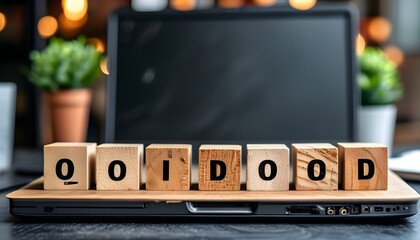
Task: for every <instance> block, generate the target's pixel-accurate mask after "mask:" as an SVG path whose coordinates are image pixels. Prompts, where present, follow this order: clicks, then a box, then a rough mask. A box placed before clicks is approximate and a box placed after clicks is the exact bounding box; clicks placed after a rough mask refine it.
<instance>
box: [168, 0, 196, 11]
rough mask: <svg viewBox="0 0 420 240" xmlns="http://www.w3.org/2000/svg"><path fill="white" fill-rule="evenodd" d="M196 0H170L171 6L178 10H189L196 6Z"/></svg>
mask: <svg viewBox="0 0 420 240" xmlns="http://www.w3.org/2000/svg"><path fill="white" fill-rule="evenodd" d="M196 1H197V0H170V2H169V4H170V5H171V7H172V8H173V9H175V10H178V11H189V10H192V9H194V8H195V7H196V6H197V2H196Z"/></svg>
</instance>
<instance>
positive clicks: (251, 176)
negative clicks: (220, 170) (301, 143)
mask: <svg viewBox="0 0 420 240" xmlns="http://www.w3.org/2000/svg"><path fill="white" fill-rule="evenodd" d="M246 148H247V167H246V189H247V190H251V191H279V190H289V155H290V153H289V148H288V147H287V146H286V145H284V144H248V145H247V146H246Z"/></svg>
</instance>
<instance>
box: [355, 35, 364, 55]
mask: <svg viewBox="0 0 420 240" xmlns="http://www.w3.org/2000/svg"><path fill="white" fill-rule="evenodd" d="M365 47H366V41H365V39H364V38H363V36H362V35H361V34H360V33H359V34H358V35H357V38H356V53H357V54H362V52H363V51H364V50H365Z"/></svg>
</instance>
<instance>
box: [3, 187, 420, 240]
mask: <svg viewBox="0 0 420 240" xmlns="http://www.w3.org/2000/svg"><path fill="white" fill-rule="evenodd" d="M409 184H410V185H411V186H412V187H413V188H414V189H416V190H417V192H420V182H410V183H409ZM12 190H13V189H12ZM12 190H7V191H2V192H0V239H3V240H6V239H27V238H30V239H60V240H63V239H98V238H100V239H133V238H147V239H150V238H152V239H155V238H156V239H167V238H170V239H172V238H181V239H188V238H190V239H197V238H204V239H225V238H233V239H254V238H265V239H274V238H275V239H278V238H285V239H381V240H384V239H394V238H400V239H406V240H408V239H420V214H417V215H415V216H413V217H410V218H408V219H406V220H403V221H397V222H395V221H394V222H383V221H382V222H366V221H365V222H345V223H338V222H321V221H318V222H315V221H312V222H299V221H298V222H272V223H267V222H264V223H261V222H255V223H232V222H223V219H221V220H220V222H218V223H205V222H204V223H130V222H128V223H100V222H98V223H83V222H81V223H55V222H48V223H45V222H38V223H37V222H25V221H22V220H20V219H17V218H15V217H13V216H11V215H10V214H9V201H8V200H7V199H6V197H5V195H6V194H7V193H8V192H10V191H12ZM419 210H420V207H419ZM419 212H420V211H419ZM81 221H83V219H81Z"/></svg>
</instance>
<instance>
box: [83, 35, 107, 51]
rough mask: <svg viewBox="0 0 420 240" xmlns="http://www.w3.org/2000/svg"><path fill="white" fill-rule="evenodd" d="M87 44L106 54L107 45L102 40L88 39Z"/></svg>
mask: <svg viewBox="0 0 420 240" xmlns="http://www.w3.org/2000/svg"><path fill="white" fill-rule="evenodd" d="M87 42H88V43H89V44H91V45H93V46H94V47H95V48H96V50H97V51H98V52H100V53H104V52H105V44H104V42H103V41H102V40H101V39H99V38H88V39H87Z"/></svg>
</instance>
